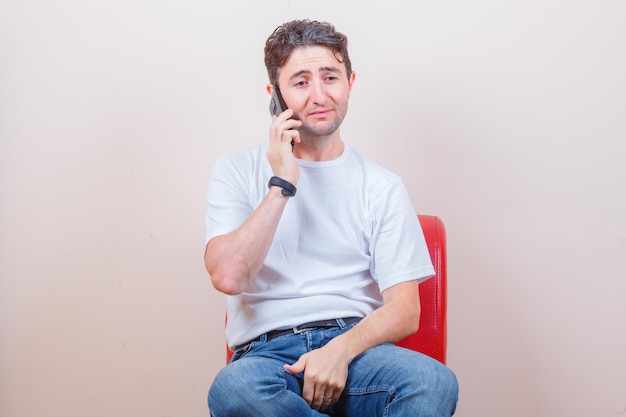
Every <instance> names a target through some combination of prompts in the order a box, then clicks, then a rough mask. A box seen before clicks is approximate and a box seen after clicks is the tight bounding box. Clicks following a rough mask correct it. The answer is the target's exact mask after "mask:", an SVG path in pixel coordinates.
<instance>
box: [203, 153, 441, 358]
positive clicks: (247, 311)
mask: <svg viewBox="0 0 626 417" xmlns="http://www.w3.org/2000/svg"><path fill="white" fill-rule="evenodd" d="M267 146H268V143H267V142H266V143H263V144H260V145H257V146H254V147H252V148H249V149H247V150H245V151H242V152H238V153H235V154H232V155H229V156H227V157H223V158H221V159H219V160H218V161H217V163H216V165H215V167H214V168H213V172H212V174H211V178H210V180H209V186H208V193H207V211H206V242H208V241H209V240H211V239H212V238H214V237H216V236H219V235H223V234H226V233H229V232H231V231H232V230H234V229H236V228H237V227H239V226H240V225H241V224H242V223H243V222H244V221H245V220H246V219H247V218H248V217H249V216H250V214H251V213H252V212H253V211H254V209H255V208H256V207H257V206H258V205H259V204H260V203H261V201H262V200H263V198H264V197H265V195H266V194H267V192H268V187H267V183H268V181H269V179H270V177H271V176H272V175H273V174H272V170H271V167H270V165H269V162H268V161H267V158H266V152H267ZM297 163H298V166H299V168H300V178H299V180H298V183H297V185H296V186H297V188H298V191H297V193H296V196H295V197H292V198H290V199H289V202H288V203H287V206H286V207H285V211H284V213H283V215H282V217H281V220H280V222H279V224H278V228H277V230H276V234H275V236H274V241H273V243H272V245H271V248H270V250H269V253H268V255H267V257H266V259H265V263H264V265H263V267H262V268H261V270H260V271H259V273H258V275H257V277H256V279H255V281H254V288H252V289H250V291H249V292H245V293H242V294H239V295H236V296H227V313H228V323H227V326H226V339H227V342H228V344H229V346H231V347H234V346H237V345H240V344H243V343H246V342H248V341H250V340H251V339H254V338H255V337H258V336H259V335H261V334H263V333H265V332H268V331H270V330H275V329H284V328H290V327H294V326H297V325H300V324H302V323H306V322H309V321H314V320H323V319H331V318H337V317H363V316H366V315H367V314H369V313H370V312H372V311H373V310H375V309H376V308H378V307H380V306H381V305H382V297H381V293H382V292H383V291H384V290H385V289H387V288H389V287H391V286H393V285H396V284H399V283H401V282H405V281H409V280H420V281H421V280H424V279H426V278H429V277H431V276H433V275H434V273H435V271H434V268H433V265H432V262H431V259H430V255H429V253H428V248H427V246H426V243H425V240H424V235H423V232H422V229H421V227H420V224H419V221H418V219H417V216H416V213H415V210H414V209H413V206H412V204H411V202H410V199H409V196H408V193H407V191H406V188H405V186H404V184H403V183H402V181H401V179H400V178H399V177H398V176H397V175H395V174H393V173H392V172H390V171H388V170H387V169H385V168H383V167H381V166H380V165H378V164H376V163H374V162H372V161H370V160H368V159H367V158H365V157H363V156H362V155H360V154H359V153H357V152H356V151H355V150H354V149H352V148H351V147H350V146H348V145H347V144H346V145H345V149H344V152H343V153H342V154H341V156H339V157H338V158H337V159H334V160H331V161H323V162H311V161H305V160H300V159H297Z"/></svg>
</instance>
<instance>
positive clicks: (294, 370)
mask: <svg viewBox="0 0 626 417" xmlns="http://www.w3.org/2000/svg"><path fill="white" fill-rule="evenodd" d="M305 363H306V362H305V361H304V359H302V358H300V359H298V361H297V362H296V363H294V364H293V365H289V364H285V365H283V367H284V368H285V370H286V371H287V372H289V373H290V374H292V375H295V374H299V373H300V372H302V371H304V367H305Z"/></svg>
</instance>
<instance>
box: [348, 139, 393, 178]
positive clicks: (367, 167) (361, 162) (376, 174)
mask: <svg viewBox="0 0 626 417" xmlns="http://www.w3.org/2000/svg"><path fill="white" fill-rule="evenodd" d="M346 149H347V151H348V152H349V153H348V157H349V159H350V163H352V164H355V165H356V166H358V168H359V170H360V171H361V172H363V177H364V180H365V181H366V183H367V184H368V185H369V186H371V187H374V188H379V187H381V188H384V187H389V186H391V185H396V184H402V179H401V178H400V176H398V175H397V174H396V173H395V172H393V171H392V170H390V169H389V168H386V167H384V166H382V165H381V164H379V163H378V162H376V161H374V160H372V159H370V158H368V157H366V156H365V155H364V154H362V153H361V152H359V151H357V150H356V149H354V148H352V147H351V146H348V145H346Z"/></svg>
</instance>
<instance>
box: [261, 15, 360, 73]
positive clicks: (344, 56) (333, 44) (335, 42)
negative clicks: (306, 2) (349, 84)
mask: <svg viewBox="0 0 626 417" xmlns="http://www.w3.org/2000/svg"><path fill="white" fill-rule="evenodd" d="M315 45H317V46H324V47H326V48H328V49H330V50H331V51H332V52H333V54H334V55H335V57H336V58H337V60H338V61H339V62H342V63H343V64H344V65H345V66H346V72H347V75H348V78H349V77H350V74H352V64H351V62H350V57H349V56H348V38H347V37H346V35H344V34H343V33H340V32H337V31H336V30H335V27H334V26H333V25H331V24H330V23H325V22H318V21H315V20H313V21H312V20H308V19H304V20H292V21H291V22H287V23H284V24H282V25H281V26H279V27H277V28H276V30H274V33H272V34H271V35H270V37H269V38H267V41H266V42H265V67H266V68H267V74H268V75H269V78H270V82H271V83H272V84H274V85H276V84H277V81H278V70H279V69H280V68H282V67H283V66H284V65H285V63H286V62H287V60H288V59H289V56H291V53H292V52H293V51H294V50H295V49H296V48H299V47H303V46H315Z"/></svg>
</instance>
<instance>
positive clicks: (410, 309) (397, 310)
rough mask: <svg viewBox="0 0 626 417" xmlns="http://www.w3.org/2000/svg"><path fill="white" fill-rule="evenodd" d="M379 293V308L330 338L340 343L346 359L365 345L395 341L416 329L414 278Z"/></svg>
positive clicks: (417, 300) (416, 288)
mask: <svg viewBox="0 0 626 417" xmlns="http://www.w3.org/2000/svg"><path fill="white" fill-rule="evenodd" d="M382 296H383V303H384V304H383V305H382V306H381V307H380V308H378V309H376V310H374V311H373V312H372V313H370V314H369V315H367V317H365V318H364V319H363V320H361V321H360V322H359V324H358V325H356V326H355V327H353V328H352V329H351V330H350V331H348V332H346V333H344V334H342V335H341V336H338V337H336V338H335V339H333V340H332V341H331V343H334V344H337V345H338V346H342V350H343V351H344V352H345V355H347V357H346V358H347V359H348V361H349V362H351V361H352V360H353V359H354V358H355V357H357V356H358V355H360V354H361V353H363V352H365V351H366V350H367V349H369V348H372V347H374V346H378V345H380V344H383V343H395V342H398V341H400V340H402V339H404V338H405V337H407V336H409V335H411V334H414V333H416V332H417V329H418V327H419V319H420V313H421V306H420V298H419V283H418V281H417V280H413V281H407V282H403V283H400V284H397V285H394V286H392V287H390V288H388V289H387V290H385V291H384V292H383V294H382Z"/></svg>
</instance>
